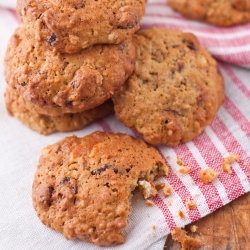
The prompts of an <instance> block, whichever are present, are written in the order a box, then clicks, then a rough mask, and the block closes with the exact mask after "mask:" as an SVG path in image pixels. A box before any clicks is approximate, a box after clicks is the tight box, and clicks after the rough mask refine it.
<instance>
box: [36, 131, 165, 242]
mask: <svg viewBox="0 0 250 250" xmlns="http://www.w3.org/2000/svg"><path fill="white" fill-rule="evenodd" d="M165 171H166V165H165V163H164V160H163V159H162V157H161V155H160V154H159V152H158V151H157V150H156V149H155V148H153V147H150V146H148V145H147V144H146V143H145V142H144V141H143V140H141V139H135V138H132V137H130V136H128V135H125V134H120V133H118V134H112V133H105V132H94V133H92V134H90V135H87V136H85V137H84V138H78V137H76V136H71V137H67V138H65V139H63V140H61V141H59V142H57V143H55V144H53V145H50V146H47V147H46V148H44V149H43V151H42V155H41V157H40V160H39V163H38V167H37V170H36V173H35V176H34V182H33V186H32V198H33V206H34V208H35V210H36V212H37V215H38V216H39V218H40V220H41V221H42V222H43V223H44V224H45V225H47V226H48V227H50V228H52V229H54V230H56V231H58V232H61V233H62V234H63V235H64V236H65V237H66V238H67V239H75V238H79V239H80V240H83V241H87V242H91V243H94V244H96V245H100V246H110V245H116V244H120V243H123V242H124V241H125V239H124V237H123V236H122V233H121V232H122V230H123V229H124V228H125V227H126V226H127V224H128V216H129V214H130V206H131V198H132V192H133V190H134V189H135V188H136V187H137V186H138V185H139V184H138V182H139V181H145V182H146V183H151V182H152V181H153V180H154V179H155V178H157V177H160V176H162V175H163V174H164V173H165Z"/></svg>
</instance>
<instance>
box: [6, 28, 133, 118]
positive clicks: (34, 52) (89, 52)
mask: <svg viewBox="0 0 250 250" xmlns="http://www.w3.org/2000/svg"><path fill="white" fill-rule="evenodd" d="M25 32H26V28H25V27H24V26H21V27H20V28H18V29H17V30H16V31H15V33H14V34H13V36H12V38H11V39H10V42H9V45H8V48H7V51H6V55H5V73H6V81H7V83H8V84H9V85H10V86H11V87H12V88H13V89H15V90H16V91H17V92H18V94H19V95H21V96H22V97H23V98H24V99H25V100H26V101H29V102H32V103H33V104H35V105H37V106H39V107H41V108H53V109H56V108H58V109H63V110H64V113H66V112H67V113H74V112H82V111H85V110H88V109H91V108H93V107H95V106H98V105H100V104H102V103H103V102H104V101H105V100H107V99H109V98H110V97H111V96H112V95H113V93H114V91H115V90H116V89H118V88H119V87H120V86H121V85H122V84H124V82H125V80H126V79H127V78H128V76H129V75H130V74H131V73H132V71H133V69H134V64H135V48H134V46H133V43H132V41H131V39H128V40H125V41H124V42H122V43H121V44H118V45H95V46H92V47H90V48H87V49H84V50H82V51H80V52H78V53H75V54H60V53H56V52H53V51H51V50H48V49H46V48H45V47H44V46H43V44H41V43H40V42H36V41H35V40H34V39H31V38H29V39H28V38H27V37H26V33H25Z"/></svg>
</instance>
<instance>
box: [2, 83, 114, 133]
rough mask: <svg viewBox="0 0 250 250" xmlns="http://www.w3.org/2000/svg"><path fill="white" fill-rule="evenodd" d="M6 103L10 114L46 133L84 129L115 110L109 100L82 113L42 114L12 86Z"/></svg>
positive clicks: (8, 91) (7, 93) (6, 94)
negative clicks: (29, 104) (29, 107)
mask: <svg viewBox="0 0 250 250" xmlns="http://www.w3.org/2000/svg"><path fill="white" fill-rule="evenodd" d="M5 103H6V108H7V110H8V112H9V114H10V115H13V116H15V117H16V118H17V119H18V120H20V121H21V122H22V123H24V124H25V125H27V126H28V127H29V128H31V129H33V130H35V131H37V132H39V133H40V134H44V135H48V134H51V133H53V132H56V131H60V132H69V131H74V130H79V129H82V128H83V127H85V126H87V125H88V124H90V123H91V122H93V121H94V120H96V119H99V118H103V117H105V116H107V115H109V114H112V113H113V111H114V109H113V103H112V101H111V100H108V101H106V102H104V103H103V104H101V105H100V106H97V107H95V108H92V109H90V110H86V111H83V112H80V113H73V114H70V113H67V114H62V115H60V116H49V115H42V114H39V113H37V112H35V111H34V110H32V109H31V110H29V109H27V108H26V105H25V104H26V101H25V100H24V99H23V98H22V97H21V96H19V95H18V94H17V93H16V92H15V91H14V90H12V89H11V88H10V87H7V89H6V93H5Z"/></svg>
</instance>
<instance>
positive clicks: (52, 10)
mask: <svg viewBox="0 0 250 250" xmlns="http://www.w3.org/2000/svg"><path fill="white" fill-rule="evenodd" d="M144 12H145V0H105V1H103V0H102V1H92V0H84V1H83V0H67V1H62V0H43V1H40V0H18V1H17V13H18V14H19V16H20V19H21V20H22V21H23V23H24V24H25V26H26V27H27V28H28V29H29V32H30V36H32V38H33V39H37V40H38V41H41V42H42V43H43V44H44V46H47V47H48V48H50V49H55V50H56V51H58V52H60V53H76V52H78V51H80V50H81V49H84V48H87V47H90V46H92V45H95V44H119V43H121V42H123V41H124V40H126V39H128V38H129V37H130V36H132V35H133V34H134V33H135V32H136V31H137V30H138V29H139V28H140V21H141V19H142V16H143V15H144Z"/></svg>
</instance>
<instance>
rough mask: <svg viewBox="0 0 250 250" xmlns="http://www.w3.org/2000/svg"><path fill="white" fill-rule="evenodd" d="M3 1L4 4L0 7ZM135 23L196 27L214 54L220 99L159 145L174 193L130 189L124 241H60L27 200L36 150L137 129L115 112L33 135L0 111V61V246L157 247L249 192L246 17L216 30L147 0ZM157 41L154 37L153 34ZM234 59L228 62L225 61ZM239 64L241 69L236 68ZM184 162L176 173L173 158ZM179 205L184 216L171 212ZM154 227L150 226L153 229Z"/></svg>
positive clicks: (4, 25) (6, 27)
mask: <svg viewBox="0 0 250 250" xmlns="http://www.w3.org/2000/svg"><path fill="white" fill-rule="evenodd" d="M6 7H8V8H6ZM14 7H15V1H13V0H11V1H10V0H8V2H6V1H3V0H0V34H1V39H0V60H1V62H2V61H3V58H4V53H5V50H6V46H7V42H8V39H9V38H10V36H11V35H12V33H13V32H14V29H15V28H16V27H17V26H18V25H19V21H18V18H17V16H16V14H15V11H14V10H13V9H12V10H11V8H14ZM146 10H147V12H146V15H145V17H144V18H143V20H142V28H147V27H151V26H157V27H165V28H170V29H182V30H184V31H189V32H193V33H195V34H196V35H197V36H198V38H199V39H200V41H201V43H202V44H203V45H204V46H205V47H206V48H207V49H208V50H209V51H210V52H211V53H212V54H213V55H214V56H215V57H216V58H217V59H220V60H221V61H220V62H219V66H220V70H221V72H222V74H223V76H224V79H225V101H224V103H223V105H222V107H221V108H220V110H219V111H218V113H217V115H216V117H215V119H214V121H213V123H212V124H211V126H208V127H207V128H206V130H205V132H204V133H203V134H202V135H200V136H199V137H198V138H196V139H195V140H194V141H192V142H189V143H186V144H183V145H180V146H178V147H176V148H174V149H173V148H168V147H165V146H158V149H159V150H160V152H161V153H162V155H163V157H165V156H170V158H169V159H166V161H167V163H168V165H169V167H170V172H171V175H170V176H169V177H164V178H161V179H160V180H159V181H164V182H165V183H166V184H167V185H171V186H172V188H173V193H172V195H171V196H170V197H169V198H164V196H163V195H162V193H161V192H160V193H159V195H158V196H157V197H156V198H154V200H153V201H154V203H155V205H154V206H153V207H146V206H145V204H144V200H143V199H142V198H141V196H140V195H139V194H138V192H135V195H134V198H133V203H132V213H131V215H130V217H129V225H128V227H127V228H126V229H124V232H123V233H124V236H125V238H126V242H125V243H124V244H123V245H120V246H116V247H109V248H103V247H102V248H101V247H97V246H95V245H92V244H88V243H85V242H82V241H79V240H73V241H67V240H66V239H65V238H64V237H63V236H62V235H61V234H59V233H57V232H55V231H53V230H51V229H49V228H47V227H46V226H44V225H43V224H42V223H41V222H40V220H39V219H38V217H37V215H36V213H35V211H34V209H33V207H32V200H31V187H32V182H33V175H34V172H35V168H36V165H37V162H38V159H39V156H40V153H41V149H42V148H43V147H45V146H47V145H48V144H52V143H55V142H57V141H58V140H60V139H62V138H64V137H65V136H69V135H72V134H76V135H78V136H80V137H82V136H84V135H87V134H89V133H91V132H94V131H96V130H100V131H112V132H123V133H128V134H130V135H132V136H136V134H135V133H134V132H133V131H132V130H130V129H128V128H126V127H125V126H124V125H122V124H121V123H120V122H118V121H117V119H116V118H115V116H109V117H107V118H105V119H102V120H99V121H98V122H95V123H93V124H91V125H90V126H88V127H86V128H84V129H82V130H81V131H77V132H74V133H55V134H52V135H49V136H43V135H40V134H38V133H36V132H34V131H32V130H30V129H29V128H27V127H26V126H25V125H23V124H22V123H21V122H19V121H18V120H17V119H15V118H13V117H10V116H9V115H8V113H7V111H6V109H5V104H4V98H3V96H4V92H5V87H6V83H5V80H4V68H3V65H2V64H1V65H0V194H1V204H0V225H1V226H0V246H1V247H0V248H1V249H2V250H19V249H20V250H24V249H25V250H26V249H27V250H31V249H32V250H33V249H36V250H39V249H49V250H58V249H60V250H64V249H65V250H66V249H74V250H78V249H86V250H87V249H89V250H92V249H93V250H94V249H96V250H99V249H103V250H105V249H117V250H118V249H119V250H122V249H124V250H128V249H129V250H134V249H137V250H139V249H140V250H143V249H150V250H162V249H163V246H164V242H165V240H166V235H167V234H169V232H170V230H172V229H173V228H174V227H175V226H176V225H177V226H184V225H186V224H188V223H190V222H192V221H195V220H197V219H199V218H201V217H204V216H205V215H207V214H209V213H211V212H213V211H214V210H216V209H218V208H219V207H221V206H223V205H225V204H227V203H228V202H230V201H232V200H234V199H235V198H237V197H238V196H240V195H242V194H244V193H246V192H248V191H249V190H250V108H249V106H250V71H249V70H248V69H247V68H249V66H250V56H249V55H250V23H248V24H245V25H239V26H235V27H232V28H226V29H225V28H218V27H215V26H211V25H207V24H202V23H199V22H196V21H191V20H187V19H185V18H184V17H181V15H180V14H178V13H176V12H173V11H172V10H171V9H170V8H169V6H168V5H167V3H166V1H164V0H158V1H156V0H149V1H148V3H147V8H146ZM156 39H157V38H156ZM228 62H230V63H231V64H235V65H237V66H232V65H230V64H228ZM238 66H241V67H238ZM229 152H234V153H236V154H238V155H240V157H241V160H240V161H239V162H238V163H234V164H232V168H233V173H232V174H227V173H224V172H223V171H222V159H223V157H226V156H228V155H229ZM177 155H178V156H180V158H181V159H182V160H183V161H184V163H185V165H187V166H189V167H190V168H191V172H190V174H187V175H182V174H180V173H179V172H178V168H179V166H178V165H177V163H176V157H177ZM207 167H210V168H213V169H215V170H216V171H218V172H219V173H220V175H219V178H218V179H216V180H214V181H213V182H212V183H210V184H207V185H204V184H203V183H201V181H200V179H199V171H200V170H201V169H204V168H207ZM188 200H195V201H196V203H197V208H195V209H193V210H191V211H187V209H186V207H185V203H186V201H188ZM179 210H181V211H183V212H184V214H185V215H186V218H185V219H181V218H180V217H179V216H178V211H179ZM153 226H155V229H154V227H153Z"/></svg>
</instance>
